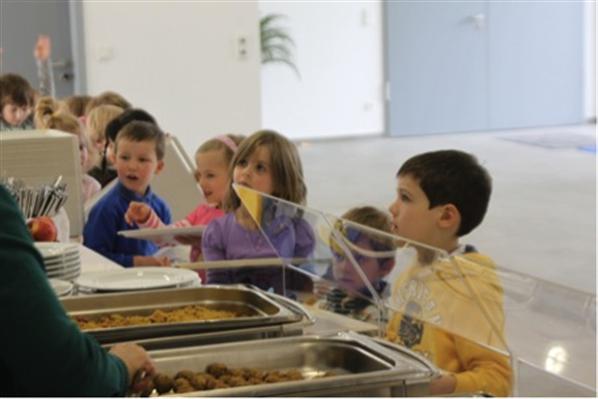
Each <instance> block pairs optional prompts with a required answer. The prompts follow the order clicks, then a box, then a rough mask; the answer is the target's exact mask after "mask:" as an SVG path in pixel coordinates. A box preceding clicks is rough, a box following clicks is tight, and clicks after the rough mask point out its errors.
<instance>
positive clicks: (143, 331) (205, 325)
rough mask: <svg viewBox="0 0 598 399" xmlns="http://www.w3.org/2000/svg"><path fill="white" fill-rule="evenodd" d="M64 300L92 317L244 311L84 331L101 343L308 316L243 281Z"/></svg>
mask: <svg viewBox="0 0 598 399" xmlns="http://www.w3.org/2000/svg"><path fill="white" fill-rule="evenodd" d="M61 302H62V304H63V306H64V307H65V309H66V311H67V312H68V314H69V315H70V316H86V317H88V318H91V319H94V318H99V317H101V316H105V315H109V314H113V313H119V314H122V315H131V314H139V315H148V314H151V313H152V312H153V311H154V310H156V309H172V308H178V307H181V306H185V305H191V304H194V305H202V306H205V307H208V308H212V309H220V310H233V311H237V312H240V313H241V314H243V315H244V316H242V317H236V318H233V319H222V320H198V321H190V322H181V323H159V324H150V325H139V326H127V327H115V328H102V329H90V330H84V331H85V332H87V333H89V334H91V335H93V336H94V337H96V339H97V340H98V341H99V342H100V343H113V342H121V341H131V340H139V339H145V338H156V337H165V336H174V335H180V334H187V335H188V334H196V333H204V332H216V331H218V332H221V331H225V330H238V329H245V328H251V327H258V326H273V325H282V324H288V323H294V322H298V321H300V320H302V319H304V318H305V315H304V314H301V313H299V312H297V311H296V310H294V311H292V310H290V309H289V308H288V306H285V305H284V304H283V302H282V301H279V300H276V298H275V297H271V296H269V295H266V293H264V292H262V291H260V290H257V289H253V288H250V287H246V286H241V285H228V286H218V285H207V286H202V287H196V288H178V289H170V290H156V291H142V292H128V293H116V294H99V295H86V296H81V297H70V298H65V299H63V300H62V301H61Z"/></svg>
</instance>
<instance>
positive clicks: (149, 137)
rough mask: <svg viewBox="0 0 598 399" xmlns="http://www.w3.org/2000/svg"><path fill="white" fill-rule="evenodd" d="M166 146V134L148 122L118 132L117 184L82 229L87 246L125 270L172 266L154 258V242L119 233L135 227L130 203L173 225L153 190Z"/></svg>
mask: <svg viewBox="0 0 598 399" xmlns="http://www.w3.org/2000/svg"><path fill="white" fill-rule="evenodd" d="M164 146H165V135H164V133H163V132H162V131H161V130H160V128H159V127H158V126H156V125H155V124H152V123H149V122H141V121H133V122H130V123H128V124H127V125H125V126H124V127H123V128H122V129H121V130H120V131H119V132H118V135H117V137H116V142H115V147H114V154H112V158H113V159H112V162H113V164H114V166H115V168H116V171H117V174H118V183H117V184H116V186H114V188H113V189H112V190H110V191H109V192H108V193H107V194H106V196H104V198H102V199H101V200H100V201H98V203H97V204H96V205H95V206H94V207H93V208H92V209H91V212H90V213H89V218H88V220H87V223H86V225H85V228H84V230H83V244H84V245H85V246H87V247H89V248H91V249H93V250H94V251H96V252H98V253H100V254H102V255H104V256H105V257H107V258H110V259H111V260H113V261H114V262H117V263H119V264H121V265H122V266H125V267H132V266H166V265H168V264H169V261H168V259H167V258H165V257H164V258H157V257H154V256H151V255H152V254H153V253H155V252H156V251H157V249H158V247H157V246H156V245H155V244H154V243H152V242H151V241H146V240H136V239H130V238H125V237H122V236H119V235H118V234H117V232H118V231H121V230H129V229H131V228H133V227H132V226H130V225H128V224H127V223H126V221H125V217H124V215H125V213H126V212H127V209H128V207H129V203H130V202H131V201H141V202H144V203H146V204H148V205H149V206H150V207H151V208H152V209H153V210H154V211H155V212H156V214H157V215H158V216H159V217H160V219H162V220H163V221H164V223H165V224H169V223H170V222H171V216H170V209H169V208H168V205H167V204H166V203H165V202H164V201H163V200H162V199H161V198H160V197H158V196H157V195H156V194H154V193H153V192H152V191H151V189H150V183H151V181H152V178H153V177H154V175H156V174H158V173H160V171H161V170H162V168H163V167H164V160H163V158H164Z"/></svg>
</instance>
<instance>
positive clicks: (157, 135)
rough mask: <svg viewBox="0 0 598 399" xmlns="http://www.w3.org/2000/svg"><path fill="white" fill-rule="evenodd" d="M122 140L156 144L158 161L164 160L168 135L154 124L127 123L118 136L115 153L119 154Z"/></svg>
mask: <svg viewBox="0 0 598 399" xmlns="http://www.w3.org/2000/svg"><path fill="white" fill-rule="evenodd" d="M122 139H125V140H129V141H134V142H138V143H139V142H143V141H151V142H153V143H154V144H155V147H156V157H157V158H158V161H160V160H162V159H164V151H165V149H164V147H165V146H166V135H165V134H164V132H163V131H162V130H161V129H160V128H159V127H158V126H156V125H155V124H153V123H150V122H142V121H132V122H129V123H127V124H126V125H125V126H124V127H123V128H122V129H121V130H120V131H119V132H118V135H117V136H116V141H115V143H114V151H115V152H118V142H119V141H120V140H122Z"/></svg>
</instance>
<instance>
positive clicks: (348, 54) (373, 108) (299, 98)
mask: <svg viewBox="0 0 598 399" xmlns="http://www.w3.org/2000/svg"><path fill="white" fill-rule="evenodd" d="M259 10H260V14H261V15H262V16H263V15H266V14H270V13H277V14H285V15H286V16H287V17H288V18H287V19H285V20H284V21H283V23H281V25H283V24H284V26H286V27H287V28H288V31H289V33H290V34H291V36H292V37H293V39H294V40H295V43H296V48H295V59H296V64H297V67H298V68H299V72H300V73H301V78H300V79H299V78H298V77H297V76H296V75H295V74H294V72H293V71H292V70H291V69H290V68H288V67H286V66H285V65H283V64H268V65H265V66H263V68H262V125H263V126H264V127H267V128H272V129H276V130H278V131H280V132H282V133H284V134H286V135H287V136H289V137H293V138H307V137H332V136H347V135H355V134H359V135H362V134H380V133H382V132H383V131H384V101H383V93H384V92H383V88H384V71H383V60H384V56H383V40H382V33H383V30H382V4H381V2H380V1H374V2H371V1H370V2H336V3H333V2H321V1H318V2H284V1H279V2H269V1H260V2H259Z"/></svg>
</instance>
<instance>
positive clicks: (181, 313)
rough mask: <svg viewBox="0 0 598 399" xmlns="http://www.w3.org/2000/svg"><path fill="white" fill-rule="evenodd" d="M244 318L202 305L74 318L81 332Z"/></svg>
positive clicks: (237, 314)
mask: <svg viewBox="0 0 598 399" xmlns="http://www.w3.org/2000/svg"><path fill="white" fill-rule="evenodd" d="M241 316H243V315H242V314H240V313H239V312H232V311H228V310H215V309H209V308H207V307H205V306H201V305H188V306H184V307H181V308H177V309H171V310H162V309H157V310H154V311H153V312H152V314H150V315H148V316H142V315H128V316H125V315H122V314H119V313H114V314H109V315H104V316H100V317H97V318H96V317H93V318H92V317H87V316H73V320H75V322H76V323H77V324H78V325H79V328H80V329H81V330H95V329H102V328H114V327H128V326H139V325H148V324H158V323H181V322H190V321H201V320H221V319H232V318H235V317H241Z"/></svg>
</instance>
